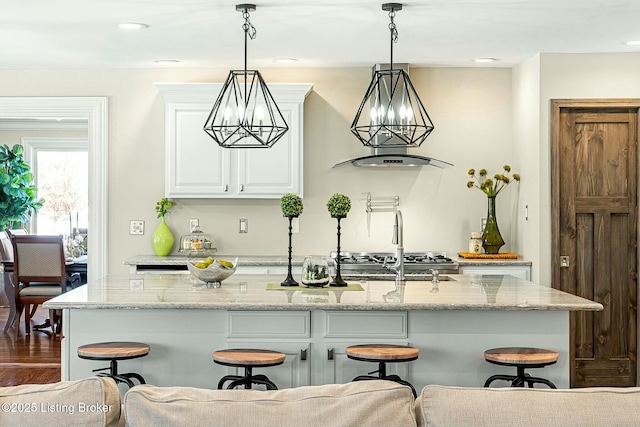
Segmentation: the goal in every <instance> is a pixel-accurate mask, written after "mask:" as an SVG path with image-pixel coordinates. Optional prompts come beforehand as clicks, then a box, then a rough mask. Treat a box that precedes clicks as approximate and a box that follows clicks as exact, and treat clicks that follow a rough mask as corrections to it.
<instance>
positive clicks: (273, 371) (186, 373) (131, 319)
mask: <svg viewBox="0 0 640 427" xmlns="http://www.w3.org/2000/svg"><path fill="white" fill-rule="evenodd" d="M283 279H284V277H283V276H281V275H238V274H236V275H234V276H232V277H230V278H229V279H227V280H226V281H224V282H223V284H222V286H221V287H219V288H211V287H207V286H206V285H205V284H204V283H203V282H200V281H198V280H197V279H195V278H193V277H192V276H191V275H186V274H180V275H175V274H170V275H156V274H154V275H142V274H135V275H130V276H118V277H116V276H109V277H106V278H104V279H101V280H98V281H94V282H91V283H89V284H87V285H84V286H82V287H80V288H78V289H75V290H73V291H71V292H68V293H66V294H64V295H61V296H59V297H56V298H54V299H52V300H50V301H49V302H47V303H45V305H44V307H45V308H52V309H53V308H55V309H62V310H63V335H64V340H63V345H62V377H63V379H65V380H68V379H76V378H82V377H86V376H89V375H92V372H91V371H92V369H95V368H98V367H101V366H98V365H100V363H99V362H92V361H87V360H82V359H79V358H78V357H77V355H76V349H77V347H78V346H80V345H83V344H87V343H91V342H98V341H142V342H145V343H147V344H149V345H150V346H151V353H150V354H149V355H148V356H146V357H144V358H141V359H135V360H130V361H123V362H121V363H120V366H121V369H120V370H121V371H122V372H125V371H128V370H132V371H135V372H139V373H141V374H142V375H143V376H144V377H145V378H146V379H147V382H148V383H151V384H155V385H159V386H170V385H184V386H194V387H205V388H207V387H208V388H215V386H216V385H217V382H218V380H219V378H220V377H222V376H223V375H226V374H227V373H228V372H230V371H229V369H230V368H225V367H222V366H220V365H215V364H214V363H213V362H212V358H211V354H212V352H213V351H215V350H217V349H221V348H231V347H239V348H241V347H257V348H265V349H273V350H278V351H282V352H284V353H286V354H287V360H286V361H285V363H284V364H283V365H281V366H279V367H275V368H269V370H268V375H269V377H270V378H271V379H272V380H273V381H274V382H276V384H278V386H279V387H280V388H286V387H295V386H302V385H307V384H323V383H334V382H346V381H349V380H351V379H352V378H353V377H355V376H356V375H361V374H364V373H367V372H370V371H372V370H375V369H376V367H377V365H375V364H369V363H364V362H356V361H353V360H350V359H347V357H346V354H345V351H344V349H345V347H347V346H349V345H352V344H362V343H369V342H377V343H395V344H405V345H406V344H409V345H412V346H415V347H418V348H419V349H420V357H419V359H418V360H416V361H413V362H410V363H402V364H390V367H391V369H390V370H391V371H392V372H396V373H398V374H399V375H400V376H402V377H404V378H406V379H408V380H409V381H411V382H412V383H413V384H414V386H415V387H416V389H420V388H422V387H423V386H425V385H427V384H443V385H458V386H481V385H482V384H483V383H484V381H485V379H486V378H487V377H489V376H490V375H493V374H495V373H498V372H505V371H507V372H509V371H510V369H512V368H506V367H499V366H496V365H491V364H489V363H487V362H485V361H484V357H483V352H484V350H486V349H488V348H492V347H502V346H531V347H543V348H549V349H553V350H556V351H558V352H559V353H560V359H559V361H558V363H557V364H555V365H552V366H549V367H546V368H544V369H539V370H537V372H536V375H538V376H544V377H545V378H548V379H550V380H551V381H553V382H554V383H556V385H557V386H558V387H559V388H567V387H568V386H569V361H568V359H569V312H570V311H599V310H602V305H601V304H598V303H595V302H592V301H589V300H586V299H583V298H579V297H576V296H573V295H569V294H567V293H564V292H560V291H557V290H554V289H551V288H549V287H545V286H540V285H537V284H534V283H532V282H529V281H525V280H522V279H518V278H515V277H513V276H508V275H505V276H502V275H491V276H490V275H450V276H446V277H443V279H449V280H442V281H440V282H439V283H437V284H434V283H432V282H426V281H408V282H406V283H404V284H397V283H395V282H393V281H369V282H366V281H362V282H350V283H351V284H352V285H353V286H352V287H350V289H351V288H356V289H357V290H345V289H344V288H343V289H340V288H320V289H308V288H305V287H299V288H282V287H280V286H278V284H279V283H280V282H281V281H282V280H283ZM268 284H275V285H276V286H274V287H275V289H274V290H268V289H267V285H268ZM514 371H515V370H514Z"/></svg>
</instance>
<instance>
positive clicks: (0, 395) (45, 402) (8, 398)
mask: <svg viewBox="0 0 640 427" xmlns="http://www.w3.org/2000/svg"><path fill="white" fill-rule="evenodd" d="M0 408H1V409H0V426H20V427H28V426H65V427H72V426H78V427H85V426H108V427H112V426H113V427H115V426H117V425H118V421H119V420H120V392H119V391H118V387H117V386H116V383H115V382H114V381H113V380H112V379H111V378H101V377H91V378H86V379H82V380H76V381H62V382H58V383H54V384H25V385H18V386H13V387H0Z"/></svg>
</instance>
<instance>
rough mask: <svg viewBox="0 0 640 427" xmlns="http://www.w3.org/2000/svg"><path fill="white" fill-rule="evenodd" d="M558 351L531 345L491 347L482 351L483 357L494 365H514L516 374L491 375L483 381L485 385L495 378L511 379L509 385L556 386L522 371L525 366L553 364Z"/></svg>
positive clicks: (538, 366)
mask: <svg viewBox="0 0 640 427" xmlns="http://www.w3.org/2000/svg"><path fill="white" fill-rule="evenodd" d="M558 356H559V355H558V352H556V351H553V350H546V349H542V348H531V347H501V348H492V349H490V350H486V351H485V352H484V359H485V360H486V361H487V362H489V363H493V364H495V365H503V366H515V367H516V370H517V374H516V375H502V374H498V375H493V376H491V377H489V378H488V379H487V381H486V382H485V383H484V386H485V387H489V385H490V384H491V383H492V382H493V381H495V380H505V381H511V387H524V384H525V383H527V385H528V386H529V387H530V388H533V384H534V383H542V384H546V385H547V386H549V387H550V388H556V386H555V384H553V383H552V382H551V381H549V380H546V379H544V378H539V377H532V376H531V375H529V374H527V373H525V372H524V370H525V369H527V368H542V367H545V366H548V365H553V364H554V363H556V362H557V361H558Z"/></svg>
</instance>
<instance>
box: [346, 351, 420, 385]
mask: <svg viewBox="0 0 640 427" xmlns="http://www.w3.org/2000/svg"><path fill="white" fill-rule="evenodd" d="M346 352H347V357H348V358H349V359H353V360H360V361H363V362H378V370H376V371H373V372H369V375H359V376H357V377H355V378H354V379H353V381H362V380H388V381H395V382H397V383H398V384H402V385H406V386H408V387H410V388H411V391H412V392H413V397H417V394H416V389H415V388H413V386H412V385H411V383H410V382H408V381H405V380H403V379H402V378H400V377H399V376H398V375H387V366H386V363H391V362H392V363H395V362H409V361H412V360H416V359H417V358H418V355H419V354H420V350H418V349H417V348H414V347H409V346H404V345H393V344H361V345H352V346H349V347H347V349H346ZM375 373H377V374H378V375H377V376H371V374H375Z"/></svg>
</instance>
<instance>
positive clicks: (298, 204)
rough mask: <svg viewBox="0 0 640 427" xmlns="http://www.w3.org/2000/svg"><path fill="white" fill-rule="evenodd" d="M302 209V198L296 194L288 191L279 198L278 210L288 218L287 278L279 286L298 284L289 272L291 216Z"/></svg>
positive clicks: (295, 215) (297, 213)
mask: <svg viewBox="0 0 640 427" xmlns="http://www.w3.org/2000/svg"><path fill="white" fill-rule="evenodd" d="M302 209H303V205H302V199H301V198H300V196H298V195H296V194H292V193H288V194H285V195H284V196H282V198H281V199H280V210H282V215H283V216H285V217H287V218H289V267H288V270H287V278H286V279H284V281H283V282H282V283H280V285H281V286H298V282H296V280H295V279H294V278H293V275H292V274H291V253H292V246H291V239H292V233H293V225H292V223H293V218H297V217H298V216H299V215H300V214H301V213H302Z"/></svg>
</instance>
